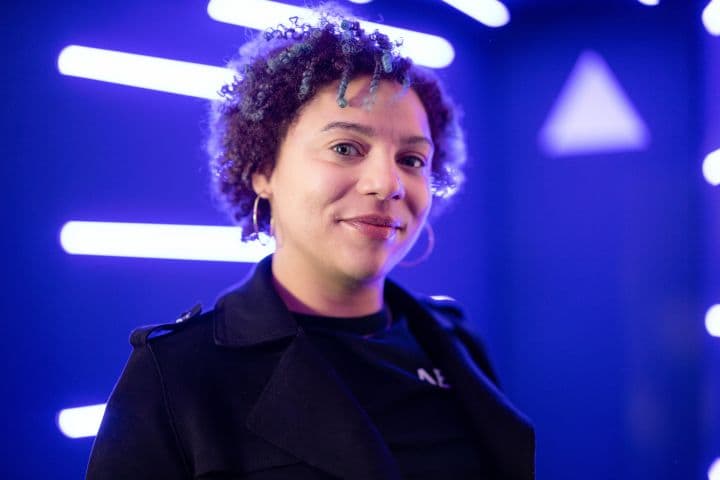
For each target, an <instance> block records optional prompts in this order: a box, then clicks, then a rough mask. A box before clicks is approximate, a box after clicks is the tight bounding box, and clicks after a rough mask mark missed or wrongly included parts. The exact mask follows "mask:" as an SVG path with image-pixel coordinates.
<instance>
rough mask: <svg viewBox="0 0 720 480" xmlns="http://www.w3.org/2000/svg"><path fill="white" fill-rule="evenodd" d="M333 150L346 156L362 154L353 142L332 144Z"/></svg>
mask: <svg viewBox="0 0 720 480" xmlns="http://www.w3.org/2000/svg"><path fill="white" fill-rule="evenodd" d="M332 151H333V152H335V153H337V154H338V155H342V156H344V157H350V156H356V155H360V149H358V148H357V147H356V146H355V145H353V144H351V143H338V144H337V145H333V146H332Z"/></svg>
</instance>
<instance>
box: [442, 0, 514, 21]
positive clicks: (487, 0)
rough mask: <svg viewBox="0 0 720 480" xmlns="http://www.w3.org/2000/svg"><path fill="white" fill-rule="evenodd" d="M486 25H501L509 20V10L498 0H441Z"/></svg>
mask: <svg viewBox="0 0 720 480" xmlns="http://www.w3.org/2000/svg"><path fill="white" fill-rule="evenodd" d="M442 1H443V2H445V3H447V4H448V5H450V6H451V7H454V8H456V9H458V10H460V11H461V12H463V13H464V14H465V15H467V16H469V17H471V18H474V19H475V20H477V21H478V22H480V23H482V24H483V25H486V26H488V27H502V26H503V25H507V23H508V22H509V21H510V12H509V11H508V9H507V7H506V6H505V5H503V4H502V3H500V2H499V1H498V0H442Z"/></svg>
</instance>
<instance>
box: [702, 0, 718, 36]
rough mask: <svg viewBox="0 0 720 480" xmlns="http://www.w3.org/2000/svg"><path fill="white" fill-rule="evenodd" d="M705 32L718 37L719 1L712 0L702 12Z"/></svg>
mask: <svg viewBox="0 0 720 480" xmlns="http://www.w3.org/2000/svg"><path fill="white" fill-rule="evenodd" d="M702 22H703V25H705V30H707V31H708V33H710V34H711V35H715V36H718V35H720V0H712V1H711V2H710V3H708V4H707V6H706V7H705V8H703V11H702Z"/></svg>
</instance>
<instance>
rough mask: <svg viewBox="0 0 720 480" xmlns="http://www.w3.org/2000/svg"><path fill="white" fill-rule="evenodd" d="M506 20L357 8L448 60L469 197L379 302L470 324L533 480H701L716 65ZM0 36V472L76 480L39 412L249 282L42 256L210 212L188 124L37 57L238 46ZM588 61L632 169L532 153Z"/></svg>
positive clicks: (712, 387)
mask: <svg viewBox="0 0 720 480" xmlns="http://www.w3.org/2000/svg"><path fill="white" fill-rule="evenodd" d="M298 3H299V2H298ZM507 3H508V4H509V5H510V6H511V8H513V20H512V21H511V23H510V25H508V26H507V27H504V28H502V29H498V30H490V29H488V28H486V27H483V26H481V25H480V24H478V23H477V22H475V21H474V20H472V19H470V18H467V17H465V16H463V15H462V14H461V13H459V12H456V11H454V10H452V9H450V8H449V7H447V6H443V5H441V4H439V3H438V2H431V1H422V2H413V1H411V0H407V1H402V2H400V1H395V2H391V1H389V0H385V1H383V0H376V1H375V2H373V3H371V4H368V5H366V6H356V7H354V8H355V9H356V10H357V11H358V12H360V13H365V14H366V15H367V16H369V17H371V18H378V17H379V16H380V15H382V16H383V17H384V19H385V21H386V22H387V23H390V24H394V25H398V26H404V27H408V28H414V29H417V30H421V31H426V32H429V33H434V34H438V35H442V36H444V37H446V38H447V39H448V40H450V41H451V42H452V43H453V45H455V48H456V59H455V61H454V63H453V64H452V65H451V66H450V67H448V68H446V69H443V70H442V71H441V75H442V76H443V77H444V78H445V80H446V81H447V83H448V85H449V88H450V90H451V91H453V92H454V95H455V97H456V98H457V99H458V100H459V101H460V103H462V105H463V110H464V112H465V126H466V130H467V137H468V144H469V151H470V153H471V155H472V156H473V158H472V163H471V165H470V166H469V170H468V184H467V189H466V190H465V191H464V192H463V193H462V195H461V196H460V198H459V199H458V201H457V202H456V203H455V204H454V205H453V206H451V208H450V209H449V210H448V211H447V212H446V213H445V214H444V215H443V216H442V217H440V218H439V219H437V220H436V221H435V222H434V224H435V231H436V234H437V237H438V238H437V246H436V251H435V253H434V254H433V256H432V257H431V259H430V260H429V261H427V262H426V263H424V264H423V265H421V266H418V267H415V268H414V269H409V270H398V271H397V272H396V274H395V275H394V276H395V277H396V278H397V279H399V280H400V281H401V282H403V283H405V284H406V285H408V286H409V287H411V288H414V289H416V290H417V291H419V292H424V293H443V294H449V295H452V296H454V297H456V298H458V299H459V300H461V301H462V302H463V304H464V305H465V306H466V310H467V311H468V313H469V314H470V315H471V316H472V318H473V319H474V321H475V322H476V325H477V328H478V330H480V331H481V332H483V333H484V334H485V335H486V338H487V340H488V344H489V348H490V351H491V353H492V355H493V357H494V360H495V362H496V364H497V367H498V370H499V371H500V374H501V377H502V379H503V384H504V386H505V389H506V390H507V391H508V393H509V395H510V397H511V398H513V399H515V400H516V403H517V404H518V405H519V406H520V407H521V408H522V409H524V410H525V411H526V412H527V413H528V414H529V415H530V416H531V417H532V418H533V419H534V420H535V422H536V425H537V428H538V478H541V479H543V478H546V479H564V478H567V479H575V478H585V479H598V480H601V479H602V480H605V479H608V478H621V479H626V478H627V479H635V478H653V479H679V478H683V479H684V478H704V476H705V472H706V471H707V466H708V465H709V462H710V461H712V459H713V458H714V457H717V456H720V428H718V423H719V422H720V414H719V413H718V407H717V406H716V405H717V404H718V403H717V400H718V398H720V395H719V394H718V389H720V385H719V384H718V381H717V378H719V377H718V367H717V365H718V363H717V362H718V361H720V353H718V350H719V349H720V346H719V345H718V339H716V338H710V337H709V336H708V335H707V333H706V332H705V331H704V327H703V315H704V312H705V310H706V309H707V307H708V305H709V304H711V303H720V289H719V288H717V287H718V285H720V270H718V269H716V268H708V267H706V266H705V264H706V262H707V261H708V259H710V260H713V261H714V264H715V265H720V263H718V260H720V256H719V254H718V253H717V252H718V250H717V249H714V250H713V247H714V246H715V245H717V243H718V241H720V223H718V221H717V219H718V218H720V207H718V205H720V198H719V197H718V195H719V194H718V191H717V188H715V189H712V188H711V187H710V186H709V185H707V184H706V183H705V182H704V180H703V179H702V176H701V174H700V164H701V159H702V155H703V154H704V153H707V149H708V148H711V146H712V145H715V147H714V148H720V136H719V135H718V132H720V122H719V121H718V120H717V119H718V118H720V102H719V101H718V97H717V93H716V92H717V90H716V89H713V85H718V84H720V74H719V73H718V72H719V71H720V55H719V54H718V52H719V51H720V46H718V40H717V38H712V39H711V38H709V36H708V35H706V34H704V33H703V31H702V26H701V24H700V22H699V7H698V6H697V5H693V4H691V5H688V3H690V2H669V1H668V2H663V5H661V6H659V7H655V8H649V7H644V6H641V5H639V4H637V2H635V1H633V0H627V1H626V2H623V1H620V0H618V1H613V2H609V3H608V4H607V5H606V6H605V7H604V8H600V7H597V6H596V7H592V4H593V3H596V5H597V3H598V2H578V3H577V6H574V7H573V8H568V5H570V4H573V2H569V1H568V2H554V1H547V2H524V1H516V2H510V1H508V2H507ZM665 3H667V4H665ZM681 4H685V5H681ZM584 5H590V6H584ZM3 24H4V27H3V30H2V32H1V33H0V34H1V35H2V37H3V46H4V51H5V52H6V56H5V57H4V58H5V59H6V61H9V62H10V63H9V65H8V66H6V68H5V69H4V75H3V77H2V78H0V85H2V87H3V98H4V101H5V106H4V108H3V114H2V116H0V118H1V119H2V120H1V121H2V132H3V133H2V141H1V142H0V148H1V149H2V150H1V152H2V158H3V165H4V166H5V172H6V173H5V175H3V176H2V188H3V195H4V202H3V205H2V210H1V211H2V220H3V226H4V227H5V232H4V235H2V237H1V238H2V246H3V247H4V252H5V257H4V258H5V264H6V267H5V268H4V269H3V271H4V272H5V275H4V276H3V278H4V281H3V285H2V287H3V288H2V292H3V300H4V301H3V306H4V307H5V312H6V314H5V320H4V335H2V337H1V338H2V340H0V341H1V342H2V348H0V361H1V362H2V363H1V364H2V365H3V368H4V378H5V379H7V381H6V385H7V387H6V390H5V394H4V395H3V397H2V400H1V404H0V405H2V411H3V413H4V415H3V417H4V418H3V424H4V435H3V438H2V448H1V449H0V451H2V452H3V453H2V460H1V463H0V471H2V472H3V473H5V476H7V477H8V478H33V479H34V478H67V479H76V478H78V477H80V476H81V475H82V474H83V472H84V468H85V463H86V460H87V456H88V454H89V450H90V446H91V443H92V439H90V438H85V439H77V440H71V439H68V438H66V437H64V436H63V435H62V434H61V433H60V431H59V430H58V428H57V426H56V425H55V415H56V414H57V412H58V411H59V410H60V409H62V408H66V407H72V406H79V405H90V404H96V403H102V402H104V401H105V399H106V397H107V395H108V394H109V392H110V390H111V388H112V386H113V383H114V381H115V380H116V378H117V376H118V374H119V373H120V370H121V368H122V366H123V364H124V362H125V360H126V358H127V355H128V354H129V351H130V347H129V344H128V343H127V337H128V334H129V332H130V330H131V329H132V328H134V327H135V326H137V325H140V324H148V323H159V322H165V321H171V320H172V319H173V318H174V317H175V315H177V314H178V313H179V312H181V311H183V310H185V309H186V308H188V307H189V306H191V305H192V304H194V303H195V302H197V301H202V302H203V303H204V305H205V306H206V307H209V306H211V305H212V302H213V299H214V298H215V296H216V294H217V293H218V292H219V291H221V290H222V289H224V288H225V287H226V286H228V285H230V284H232V283H234V282H236V281H238V280H239V279H241V278H242V277H243V276H244V275H245V273H246V272H247V270H248V268H249V266H248V265H245V264H236V263H220V262H189V261H180V260H152V259H130V258H113V257H92V256H72V255H68V254H66V253H64V252H63V251H62V249H61V247H60V245H59V242H58V234H59V230H60V228H61V226H62V225H63V224H64V223H65V222H66V221H68V220H72V219H75V220H104V221H118V222H159V223H181V224H208V225H212V224H218V225H221V224H224V223H225V219H224V217H223V216H222V215H221V214H220V213H218V212H217V211H216V210H215V209H214V208H213V206H212V204H211V202H210V199H209V195H208V192H207V187H206V184H207V168H206V167H205V163H206V162H205V158H204V154H203V151H202V147H201V144H202V139H203V136H204V130H205V125H204V116H205V111H206V104H205V102H204V101H202V100H199V99H195V98H190V97H183V96H179V95H171V94H166V93H159V92H153V91H147V90H141V89H136V88H131V87H123V86H119V85H113V84H109V83H102V82H96V81H91V80H84V79H79V78H72V77H66V76H62V75H60V74H59V73H58V72H57V68H56V65H55V62H56V60H57V55H58V53H59V52H60V51H61V49H62V48H63V47H65V46H66V45H68V44H81V45H88V46H94V47H100V48H109V49H116V50H123V51H128V52H135V53H144V54H150V55H157V56H161V57H167V58H175V59H180V60H187V61H193V62H199V63H205V64H209V65H221V64H222V61H223V60H224V59H225V58H227V57H228V56H229V55H231V54H232V52H233V49H234V48H235V47H237V46H238V45H239V44H241V43H242V42H243V40H244V39H245V34H244V33H243V31H242V30H241V29H239V28H238V27H234V26H231V25H225V24H221V23H217V22H214V21H212V20H211V19H209V18H208V16H207V14H206V13H205V3H204V2H189V1H188V2H170V1H168V0H165V1H156V2H152V4H148V2H141V1H139V0H137V1H130V2H124V3H122V4H117V5H112V6H111V5H106V4H103V3H102V2H81V3H78V2H74V3H73V5H72V6H68V5H63V4H60V3H58V2H32V5H24V4H21V3H17V2H15V3H13V4H12V5H11V6H7V7H5V13H4V20H3ZM703 44H704V45H705V48H706V50H705V52H706V53H707V54H706V55H703V54H702V53H703V50H702V48H701V46H702V45H703ZM585 50H592V51H594V52H596V53H597V54H599V55H600V56H601V57H602V58H603V60H604V61H605V62H606V63H607V65H608V66H609V68H610V69H611V70H612V72H613V74H614V76H615V78H616V79H617V81H618V82H619V84H620V86H621V87H622V88H623V90H624V93H625V94H627V96H628V97H629V98H630V100H631V102H632V105H633V108H634V109H635V111H636V112H637V113H638V115H639V117H640V118H642V120H643V122H645V124H646V125H647V127H648V130H649V132H650V135H651V141H650V144H649V146H648V147H647V148H646V149H644V150H635V151H619V152H615V153H591V154H584V155H571V156H560V157H552V156H548V155H546V154H545V153H543V151H542V150H541V148H540V147H539V144H538V132H539V130H540V128H541V127H542V125H543V124H544V122H545V121H546V119H547V116H548V114H549V112H550V111H551V109H552V107H553V105H554V102H555V100H556V99H557V98H558V95H559V94H560V91H561V89H562V87H563V85H564V84H565V81H566V79H567V78H568V75H569V74H570V72H571V70H572V69H573V66H574V65H575V62H576V61H577V59H578V57H579V56H580V54H581V53H582V52H583V51H585ZM705 75H707V77H705ZM703 86H705V91H706V92H709V93H708V94H707V95H706V94H703ZM713 92H714V93H713ZM706 98H711V99H714V100H712V102H711V103H708V104H707V105H706V104H705V103H704V101H705V99H706ZM712 112H714V113H712ZM703 119H704V120H703ZM710 362H714V363H710Z"/></svg>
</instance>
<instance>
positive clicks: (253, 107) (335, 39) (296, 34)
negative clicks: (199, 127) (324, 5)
mask: <svg viewBox="0 0 720 480" xmlns="http://www.w3.org/2000/svg"><path fill="white" fill-rule="evenodd" d="M399 45H400V44H399V42H391V41H390V39H389V38H388V37H387V36H386V35H384V34H382V33H380V32H378V31H375V32H373V33H369V34H368V33H366V32H365V31H364V30H363V29H362V28H361V27H360V24H359V22H357V21H356V20H351V19H348V18H343V17H341V16H337V14H335V13H331V12H323V13H321V16H320V21H319V23H318V24H317V25H309V24H306V23H300V22H299V20H298V19H297V18H291V19H290V24H289V26H284V25H279V26H278V27H276V28H273V29H269V30H266V31H265V32H263V33H262V34H260V35H259V36H258V37H257V38H255V39H254V40H251V41H250V42H248V43H246V44H245V45H243V47H241V49H240V51H239V55H238V56H237V57H235V58H234V59H233V60H231V61H230V62H229V66H230V67H232V68H233V69H235V71H236V72H237V75H236V76H235V79H234V81H233V83H231V84H229V85H225V86H224V87H223V88H222V89H221V94H222V97H223V99H222V100H221V101H218V102H214V103H213V105H212V109H211V116H210V117H211V118H210V135H209V138H208V142H207V151H208V153H209V155H210V169H211V173H212V179H211V184H212V188H213V192H214V194H215V196H216V198H217V200H219V201H220V203H221V204H222V206H223V207H224V209H225V210H226V211H227V213H228V214H229V215H230V216H231V218H232V219H233V220H234V221H235V222H236V223H238V224H239V225H240V226H241V228H242V237H243V239H247V238H248V237H250V236H251V234H252V233H253V231H254V228H253V221H252V209H253V202H254V200H255V196H256V195H255V191H254V190H253V187H252V176H253V174H254V173H256V172H264V173H270V172H272V170H273V168H274V167H275V159H276V156H277V153H278V150H279V147H280V145H281V143H282V141H283V139H284V138H285V135H286V133H287V130H288V127H289V126H290V125H291V124H292V122H293V121H294V120H295V119H296V118H297V116H298V114H299V112H300V110H301V107H302V106H303V105H304V104H306V103H307V102H308V101H309V100H310V99H312V98H313V96H314V95H315V94H316V93H317V92H318V90H320V89H322V88H323V87H325V86H326V85H328V84H330V83H333V82H335V81H338V80H339V87H338V92H337V103H338V106H339V107H341V108H344V107H345V106H346V105H347V100H346V99H345V91H346V89H347V86H348V83H349V82H350V81H351V80H352V78H353V77H355V76H360V75H369V76H371V81H370V92H369V96H368V99H366V101H368V102H372V101H373V99H374V94H375V92H376V90H377V87H378V84H379V82H380V80H392V81H395V82H398V83H399V84H401V85H403V87H404V88H412V89H413V90H414V91H415V93H416V94H417V95H418V97H419V99H420V101H421V102H422V104H423V107H424V108H425V111H426V113H427V116H428V122H429V126H430V134H431V136H432V140H433V143H434V144H435V152H434V155H433V158H432V168H431V169H432V179H431V188H432V192H433V195H434V196H435V197H436V198H438V199H447V198H449V197H451V196H452V195H453V194H454V193H455V192H456V191H457V190H458V188H459V187H460V185H461V183H462V181H463V179H464V176H463V173H462V170H461V168H462V166H463V164H464V162H465V143H464V139H463V135H462V131H461V129H460V126H459V123H458V113H457V109H456V107H455V106H454V104H453V103H452V101H451V99H450V98H449V97H448V96H447V95H446V94H445V93H444V91H443V88H442V86H441V84H440V81H439V79H438V78H437V76H436V75H435V74H434V73H433V72H432V71H430V70H428V69H425V68H421V67H418V66H416V65H414V64H413V63H412V60H410V59H408V58H405V57H402V56H400V55H399V54H398V52H397V47H398V46H399ZM261 205H262V208H260V210H259V212H258V218H257V225H258V228H259V231H261V232H265V233H267V232H268V231H269V222H270V211H269V206H268V205H267V202H261Z"/></svg>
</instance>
